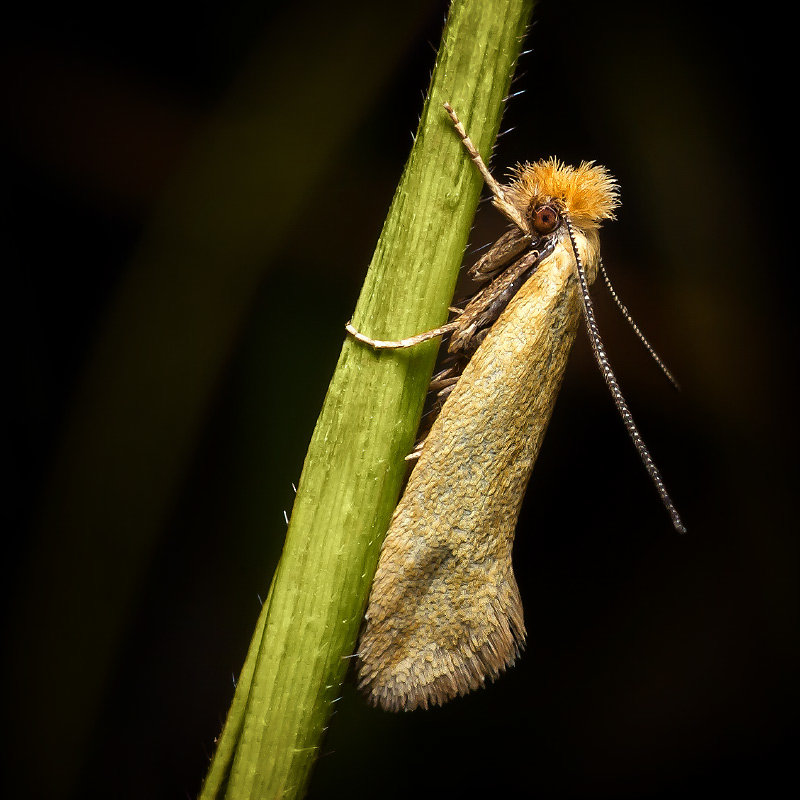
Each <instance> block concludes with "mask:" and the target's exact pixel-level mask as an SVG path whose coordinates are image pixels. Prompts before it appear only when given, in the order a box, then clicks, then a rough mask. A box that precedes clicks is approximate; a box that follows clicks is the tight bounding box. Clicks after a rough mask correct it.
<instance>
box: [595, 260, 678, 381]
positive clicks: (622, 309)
mask: <svg viewBox="0 0 800 800" xmlns="http://www.w3.org/2000/svg"><path fill="white" fill-rule="evenodd" d="M600 273H601V274H602V276H603V280H604V281H605V283H606V287H607V288H608V291H609V293H610V294H611V298H612V299H613V300H614V302H615V303H616V304H617V308H618V309H619V310H620V312H621V313H622V316H623V317H625V319H626V320H628V324H629V325H630V326H631V328H633V332H634V333H635V334H636V335H637V336H638V337H639V340H640V341H641V343H642V344H643V345H644V346H645V347H646V348H647V352H648V353H650V355H651V356H652V357H653V361H655V362H656V364H658V366H659V367H661V371H662V372H663V373H664V375H666V376H667V380H668V381H669V382H670V383H671V384H672V385H673V386H674V387H675V388H676V389H677V390H678V391H680V388H681V387H680V386H679V385H678V381H676V380H675V376H674V375H673V374H672V373H671V372H670V371H669V368H668V367H667V365H666V364H665V363H664V362H663V360H662V359H661V356H659V355H658V353H656V351H655V349H654V348H653V345H651V344H650V342H648V341H647V339H646V338H645V335H644V334H643V333H642V331H641V328H639V326H638V325H637V324H636V323H635V322H634V321H633V317H632V316H631V313H630V311H628V309H627V308H626V307H625V304H624V303H623V302H622V300H620V299H619V295H617V293H616V292H615V291H614V287H613V286H612V285H611V278H609V277H608V273H607V272H606V267H605V264H603V259H602V258H601V259H600Z"/></svg>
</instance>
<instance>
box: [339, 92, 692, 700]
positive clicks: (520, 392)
mask: <svg viewBox="0 0 800 800" xmlns="http://www.w3.org/2000/svg"><path fill="white" fill-rule="evenodd" d="M445 109H446V111H447V113H448V114H449V115H450V118H451V119H452V122H453V125H454V126H455V130H456V132H457V133H458V135H459V137H460V138H461V140H462V142H463V144H464V146H465V148H466V150H467V152H468V154H469V156H470V158H471V159H472V161H473V162H474V163H475V165H476V166H477V168H478V169H479V170H480V173H481V175H482V176H483V179H484V181H485V182H486V184H487V185H488V187H489V189H490V191H491V193H492V196H493V204H494V206H495V207H496V208H498V209H499V210H500V211H501V212H502V213H503V214H504V215H505V216H506V217H507V218H508V219H509V220H510V221H511V223H512V227H511V228H510V229H509V230H508V231H507V232H506V233H505V234H504V235H503V236H502V237H501V238H500V239H499V240H498V241H497V242H496V243H495V244H494V245H493V246H492V247H491V248H490V249H489V251H488V252H487V253H486V255H484V256H483V258H481V259H480V260H479V261H478V262H477V263H476V264H475V265H474V266H473V267H472V269H471V270H470V276H471V277H472V278H473V279H474V280H475V281H477V283H478V284H479V285H480V288H479V289H478V290H477V292H476V294H475V295H474V296H473V297H472V299H471V300H470V301H469V302H468V303H467V304H466V306H465V307H464V309H463V310H462V311H460V312H459V313H458V314H457V316H456V318H455V319H454V320H452V321H451V322H448V323H447V324H445V325H443V326H442V327H440V328H436V329H434V330H432V331H427V332H425V333H422V334H419V335H417V336H412V337H410V338H408V339H403V340H399V341H394V342H387V341H379V340H374V339H370V338H369V337H367V336H365V335H364V334H362V333H360V332H359V331H357V330H356V329H355V328H353V326H352V325H350V324H348V326H347V330H348V332H349V333H350V334H351V335H352V336H354V337H355V338H356V339H358V340H359V341H361V342H363V343H365V344H368V345H369V346H371V347H374V348H376V349H391V348H400V347H413V346H414V345H416V344H418V343H420V342H423V341H426V340H428V339H431V338H434V337H437V336H442V337H449V341H448V348H447V357H446V359H445V361H444V363H443V364H442V368H441V370H440V372H438V373H437V374H436V375H434V377H433V379H432V382H431V388H432V391H433V392H435V393H436V403H435V406H434V415H435V420H434V422H433V424H432V425H431V427H430V430H429V431H428V433H427V435H426V436H425V437H424V439H423V440H422V441H421V442H420V444H418V446H417V447H416V449H415V451H414V453H413V454H412V458H414V459H417V463H416V465H415V467H414V469H413V471H412V472H411V475H410V477H409V480H408V484H407V486H406V489H405V492H404V494H403V496H402V498H401V499H400V502H399V504H398V506H397V509H396V510H395V512H394V515H393V517H392V522H391V525H390V527H389V531H388V533H387V535H386V539H385V541H384V544H383V549H382V550H381V555H380V560H379V564H378V568H377V572H376V574H375V579H374V582H373V584H372V589H371V593H370V598H369V604H368V607H367V611H366V614H365V625H364V628H363V631H362V634H361V639H360V642H359V647H358V654H357V655H358V678H359V686H360V688H361V689H362V690H364V691H365V692H366V694H367V696H368V699H369V700H370V701H371V702H372V703H373V704H375V705H379V706H381V707H383V708H385V709H387V710H392V711H397V710H401V709H406V710H411V709H414V708H417V707H422V708H428V706H430V705H440V704H442V703H444V702H446V701H447V700H450V699H451V698H454V697H456V696H458V695H462V694H465V693H466V692H468V691H471V690H473V689H476V688H478V687H480V686H482V685H483V684H484V683H485V681H486V679H487V678H489V679H494V678H496V677H497V676H498V675H499V674H500V672H502V671H503V670H504V669H506V668H507V667H509V666H511V665H512V664H513V663H514V661H515V659H516V658H517V657H518V655H519V651H520V648H521V647H522V646H523V645H524V643H525V635H526V634H525V625H524V621H523V613H522V604H521V601H520V596H519V590H518V588H517V583H516V580H515V578H514V572H513V569H512V563H511V549H512V544H513V539H514V530H515V528H516V522H517V517H518V515H519V511H520V507H521V504H522V498H523V495H524V492H525V488H526V486H527V483H528V480H529V478H530V475H531V471H532V469H533V464H534V461H535V460H536V457H537V455H538V452H539V447H540V444H541V441H542V438H543V436H544V432H545V429H546V427H547V424H548V421H549V419H550V416H551V413H552V409H553V405H554V403H555V398H556V395H557V393H558V389H559V386H560V384H561V380H562V377H563V374H564V368H565V366H566V362H567V357H568V355H569V351H570V348H571V346H572V342H573V340H574V338H575V335H576V333H577V330H578V328H579V326H580V317H581V315H582V316H583V318H584V320H585V321H586V327H587V331H588V334H589V340H590V342H591V345H592V349H593V351H594V354H595V357H596V359H597V362H598V364H599V366H600V370H601V372H602V373H603V377H604V378H605V380H606V383H607V384H608V387H609V389H610V391H611V394H612V396H613V398H614V402H615V403H616V405H617V407H618V409H619V411H620V414H621V416H622V419H623V421H624V423H625V426H626V428H627V430H628V432H629V434H630V436H631V438H632V439H633V443H634V445H635V447H636V449H637V450H638V452H639V455H640V456H641V458H642V461H643V462H644V465H645V468H646V469H647V471H648V473H649V475H650V477H651V478H652V480H653V482H654V484H655V486H656V489H657V491H658V493H659V495H660V496H661V499H662V501H663V503H664V505H665V507H666V509H667V511H668V512H669V514H670V517H671V518H672V522H673V525H674V526H675V528H676V529H678V530H679V531H684V527H683V523H682V522H681V520H680V517H679V516H678V512H677V511H676V509H675V506H674V505H673V503H672V501H671V500H670V498H669V495H668V494H667V491H666V489H665V488H664V483H663V480H662V478H661V475H660V473H659V471H658V469H657V468H656V466H655V464H654V462H653V459H652V458H651V456H650V453H649V451H648V450H647V447H646V446H645V444H644V442H643V441H642V438H641V436H640V435H639V432H638V430H637V428H636V425H635V424H634V421H633V418H632V416H631V414H630V411H629V410H628V406H627V404H626V402H625V400H624V398H623V396H622V393H621V391H620V388H619V385H618V383H617V380H616V377H615V376H614V373H613V372H612V370H611V367H610V365H609V362H608V358H607V357H606V352H605V348H604V346H603V343H602V341H601V339H600V335H599V332H598V328H597V323H596V321H595V316H594V311H593V306H592V300H591V297H590V295H589V285H590V284H591V283H592V282H593V281H594V279H595V278H596V276H597V274H598V272H602V273H603V274H604V276H605V277H606V280H607V275H606V273H605V270H604V269H603V266H602V261H601V258H600V245H599V238H598V233H597V230H598V228H599V226H600V224H601V223H602V222H603V221H605V220H609V219H613V218H614V209H615V208H616V207H617V206H618V204H619V194H618V187H617V184H616V182H615V180H614V179H613V178H612V177H611V175H610V174H609V173H608V172H607V171H606V170H605V168H603V167H601V166H597V165H595V164H593V163H587V162H584V163H582V164H581V165H580V166H578V167H576V168H573V167H570V166H566V165H564V164H562V163H561V162H559V161H558V160H556V159H550V160H547V161H539V162H536V163H532V164H531V163H526V164H522V165H519V166H518V167H516V169H515V170H514V172H513V174H512V175H513V179H512V180H511V181H510V182H509V183H508V184H506V185H501V184H499V183H497V181H495V179H494V178H493V177H492V175H491V174H490V173H489V171H488V169H487V167H486V165H485V164H484V162H483V160H482V158H481V156H480V154H479V153H478V152H477V150H476V149H475V147H474V145H473V144H472V142H471V140H470V139H469V136H468V135H467V133H466V131H465V130H464V127H463V125H462V124H461V122H460V121H459V119H458V117H457V115H456V113H455V111H453V109H452V108H451V107H450V105H449V104H445ZM607 282H608V280H607ZM609 288H610V283H609ZM611 291H612V296H613V297H614V299H615V301H616V302H617V304H618V305H619V306H620V308H621V309H622V311H623V314H624V315H625V316H626V318H627V319H628V320H629V322H631V324H632V325H634V330H635V331H636V332H637V334H638V335H639V336H640V338H641V339H642V341H643V342H644V344H645V346H646V347H647V348H648V350H649V351H650V353H651V354H652V355H653V357H654V358H655V359H656V361H657V363H658V364H659V366H660V367H661V368H662V369H663V370H664V372H665V373H666V374H667V377H669V379H670V380H672V381H673V383H674V379H673V378H672V376H671V374H670V373H669V371H668V370H667V368H666V366H665V365H664V364H663V362H662V361H661V360H660V359H659V358H658V356H657V355H656V354H655V351H654V350H653V348H652V347H651V346H650V345H649V343H648V342H647V340H646V339H645V338H644V336H643V335H642V334H641V331H640V330H639V329H638V328H637V327H636V326H635V324H634V323H633V320H632V319H631V317H630V314H628V312H627V309H625V307H624V306H623V305H622V303H621V302H620V301H619V298H618V297H617V295H616V293H614V291H613V289H611Z"/></svg>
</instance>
